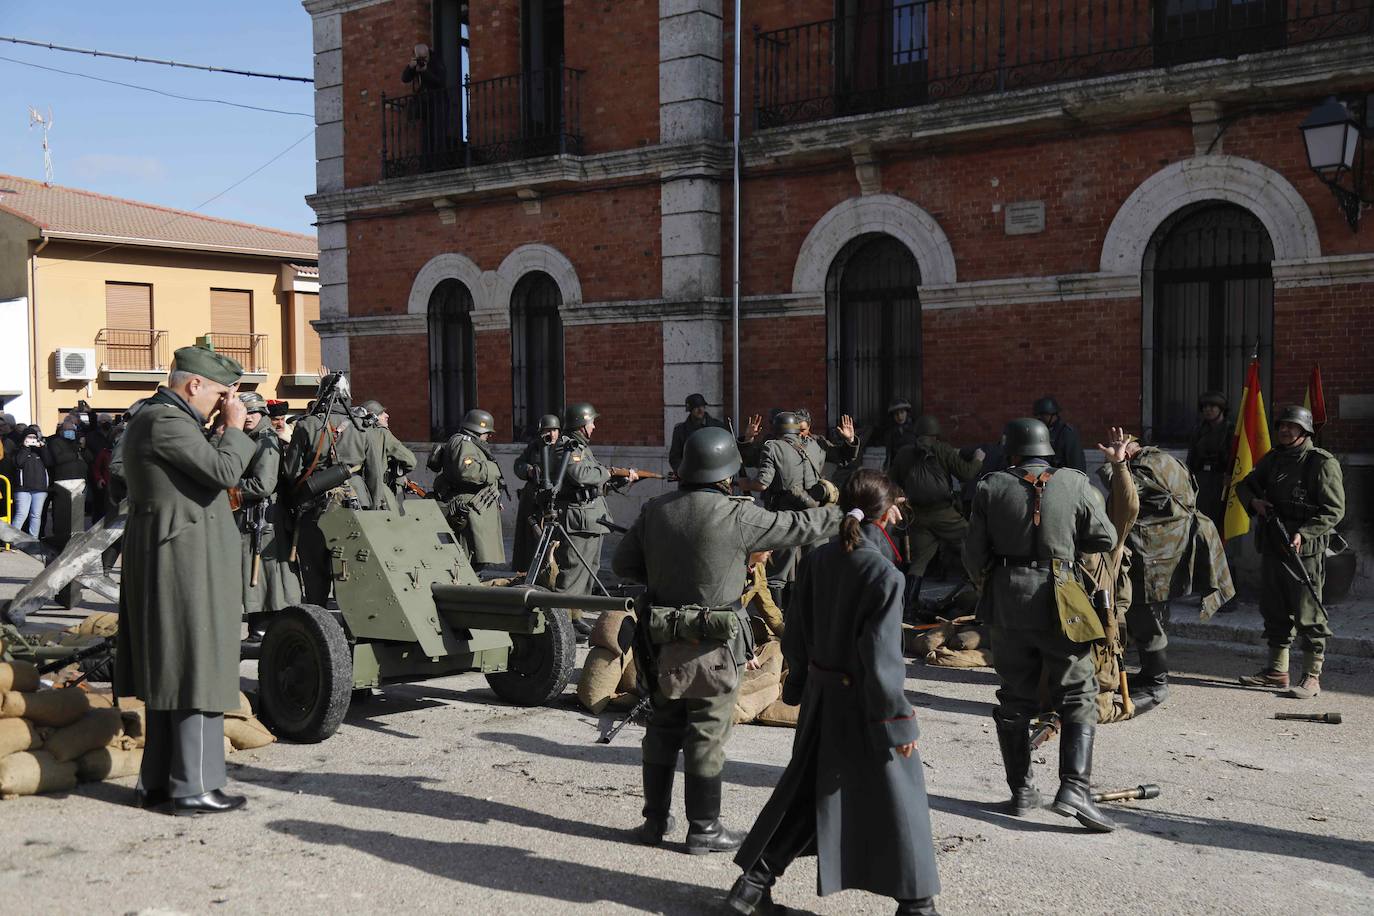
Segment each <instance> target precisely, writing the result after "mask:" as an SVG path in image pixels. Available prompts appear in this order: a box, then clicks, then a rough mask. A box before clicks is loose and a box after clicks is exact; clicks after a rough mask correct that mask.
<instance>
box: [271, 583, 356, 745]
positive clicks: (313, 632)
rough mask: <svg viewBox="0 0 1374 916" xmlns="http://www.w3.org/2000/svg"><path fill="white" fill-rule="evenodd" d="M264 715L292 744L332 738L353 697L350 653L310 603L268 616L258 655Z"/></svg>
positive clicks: (325, 615)
mask: <svg viewBox="0 0 1374 916" xmlns="http://www.w3.org/2000/svg"><path fill="white" fill-rule="evenodd" d="M258 688H259V691H260V696H261V703H262V717H263V720H264V721H265V722H266V723H267V726H268V727H269V728H271V729H272V732H273V734H275V735H277V736H278V737H280V738H286V739H288V740H290V741H303V742H316V741H323V740H324V739H325V738H328V737H329V736H330V735H332V734H334V732H336V731H337V730H338V728H339V723H341V722H343V717H344V714H345V713H347V712H348V704H349V702H350V700H351V699H352V696H353V652H352V650H351V649H350V648H349V645H348V639H347V637H346V636H345V635H344V631H343V627H341V626H340V625H339V623H338V621H336V620H335V619H334V617H333V615H331V614H330V613H329V612H328V611H326V610H325V609H324V608H322V607H318V606H317V605H313V604H304V605H300V606H299V607H291V608H287V609H286V610H283V611H279V612H278V613H276V614H273V615H272V620H271V622H270V623H269V624H268V625H267V633H266V635H264V636H263V638H262V652H261V654H260V655H259V657H258Z"/></svg>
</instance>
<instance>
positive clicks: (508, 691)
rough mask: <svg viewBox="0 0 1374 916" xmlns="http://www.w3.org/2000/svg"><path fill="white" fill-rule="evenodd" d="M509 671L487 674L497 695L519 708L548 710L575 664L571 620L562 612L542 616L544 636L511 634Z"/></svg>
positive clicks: (539, 634) (489, 682) (574, 645)
mask: <svg viewBox="0 0 1374 916" xmlns="http://www.w3.org/2000/svg"><path fill="white" fill-rule="evenodd" d="M510 641H511V650H510V662H509V665H510V667H509V669H508V670H506V671H503V672H501V673H500V674H488V675H487V683H488V684H490V685H491V689H492V690H493V691H495V692H496V695H497V696H498V697H500V698H501V699H503V700H505V701H506V702H508V703H515V704H517V705H519V706H547V705H548V704H550V703H552V702H553V701H554V700H556V699H558V698H559V697H560V696H562V695H563V691H564V690H566V689H567V688H568V682H569V681H570V680H572V673H573V667H574V666H575V665H576V664H577V646H576V644H575V643H574V641H573V627H572V620H571V618H569V617H568V612H567V611H565V610H563V609H562V608H552V609H549V610H547V611H545V612H544V632H543V633H538V634H535V635H534V636H525V635H522V634H520V633H512V634H511V637H510Z"/></svg>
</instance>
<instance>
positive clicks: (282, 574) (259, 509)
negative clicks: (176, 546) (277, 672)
mask: <svg viewBox="0 0 1374 916" xmlns="http://www.w3.org/2000/svg"><path fill="white" fill-rule="evenodd" d="M239 400H240V401H242V402H243V406H244V408H245V409H247V411H248V416H247V419H246V420H244V424H243V430H244V432H246V433H248V435H249V436H251V437H252V439H253V445H254V450H253V458H252V460H251V461H249V462H248V467H246V468H244V470H243V476H242V477H241V478H240V479H239V483H238V491H239V508H238V509H237V510H236V511H235V512H234V524H235V525H237V526H238V529H239V531H240V532H241V534H242V538H243V613H244V617H245V618H246V619H247V621H248V636H249V638H250V639H261V638H262V632H263V628H264V626H266V618H267V615H268V614H269V613H271V612H272V611H280V610H282V609H283V608H288V607H292V606H294V605H297V604H300V603H301V583H300V579H299V578H298V577H297V575H296V571H295V570H294V569H293V568H292V566H291V563H290V558H289V554H290V551H291V544H290V541H289V539H288V538H286V537H285V536H284V535H285V533H286V531H287V530H289V529H288V525H287V518H286V511H285V508H284V507H283V506H282V505H281V503H280V500H279V498H278V496H277V488H278V483H279V482H280V476H281V456H282V444H281V439H280V438H279V437H278V436H277V432H276V430H274V429H273V428H272V424H271V423H270V422H268V420H267V401H266V400H265V399H264V398H263V396H262V395H260V394H258V393H257V392H245V393H243V394H240V395H239ZM258 529H260V533H257V534H256V535H255V531H258ZM279 535H282V536H279ZM255 539H256V540H257V548H258V549H257V551H256V553H255V552H254V549H253V542H254V540H255ZM255 579H256V580H257V582H256V584H254V580H255Z"/></svg>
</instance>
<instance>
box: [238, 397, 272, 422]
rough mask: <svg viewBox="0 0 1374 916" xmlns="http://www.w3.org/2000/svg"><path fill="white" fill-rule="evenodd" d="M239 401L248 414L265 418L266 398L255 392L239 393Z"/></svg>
mask: <svg viewBox="0 0 1374 916" xmlns="http://www.w3.org/2000/svg"><path fill="white" fill-rule="evenodd" d="M239 400H240V401H241V402H243V406H244V407H245V408H246V409H247V410H248V412H249V413H260V414H262V415H263V416H267V398H265V397H263V396H262V395H260V394H258V393H257V392H256V391H244V392H240V394H239Z"/></svg>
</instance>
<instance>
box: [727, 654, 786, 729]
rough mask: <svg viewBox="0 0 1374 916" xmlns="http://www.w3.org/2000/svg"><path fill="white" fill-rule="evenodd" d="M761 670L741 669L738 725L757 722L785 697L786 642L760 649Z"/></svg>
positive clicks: (737, 699) (736, 701)
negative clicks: (784, 660)
mask: <svg viewBox="0 0 1374 916" xmlns="http://www.w3.org/2000/svg"><path fill="white" fill-rule="evenodd" d="M754 657H755V658H756V659H758V661H759V667H758V668H757V669H756V670H754V671H750V670H749V669H748V668H741V669H740V673H739V674H740V679H739V680H740V684H739V696H738V697H737V698H736V700H735V724H736V725H742V724H744V723H746V722H753V721H754V720H755V719H756V718H758V716H759V714H760V713H762V712H763V711H764V710H765V709H767V708H768V707H769V706H772V705H773V703H775V702H777V700H778V699H779V698H780V697H781V696H782V643H780V642H778V641H777V640H773V641H772V642H766V643H764V644H763V645H761V646H759V647H758V651H757V652H756V654H755V656H754Z"/></svg>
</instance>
